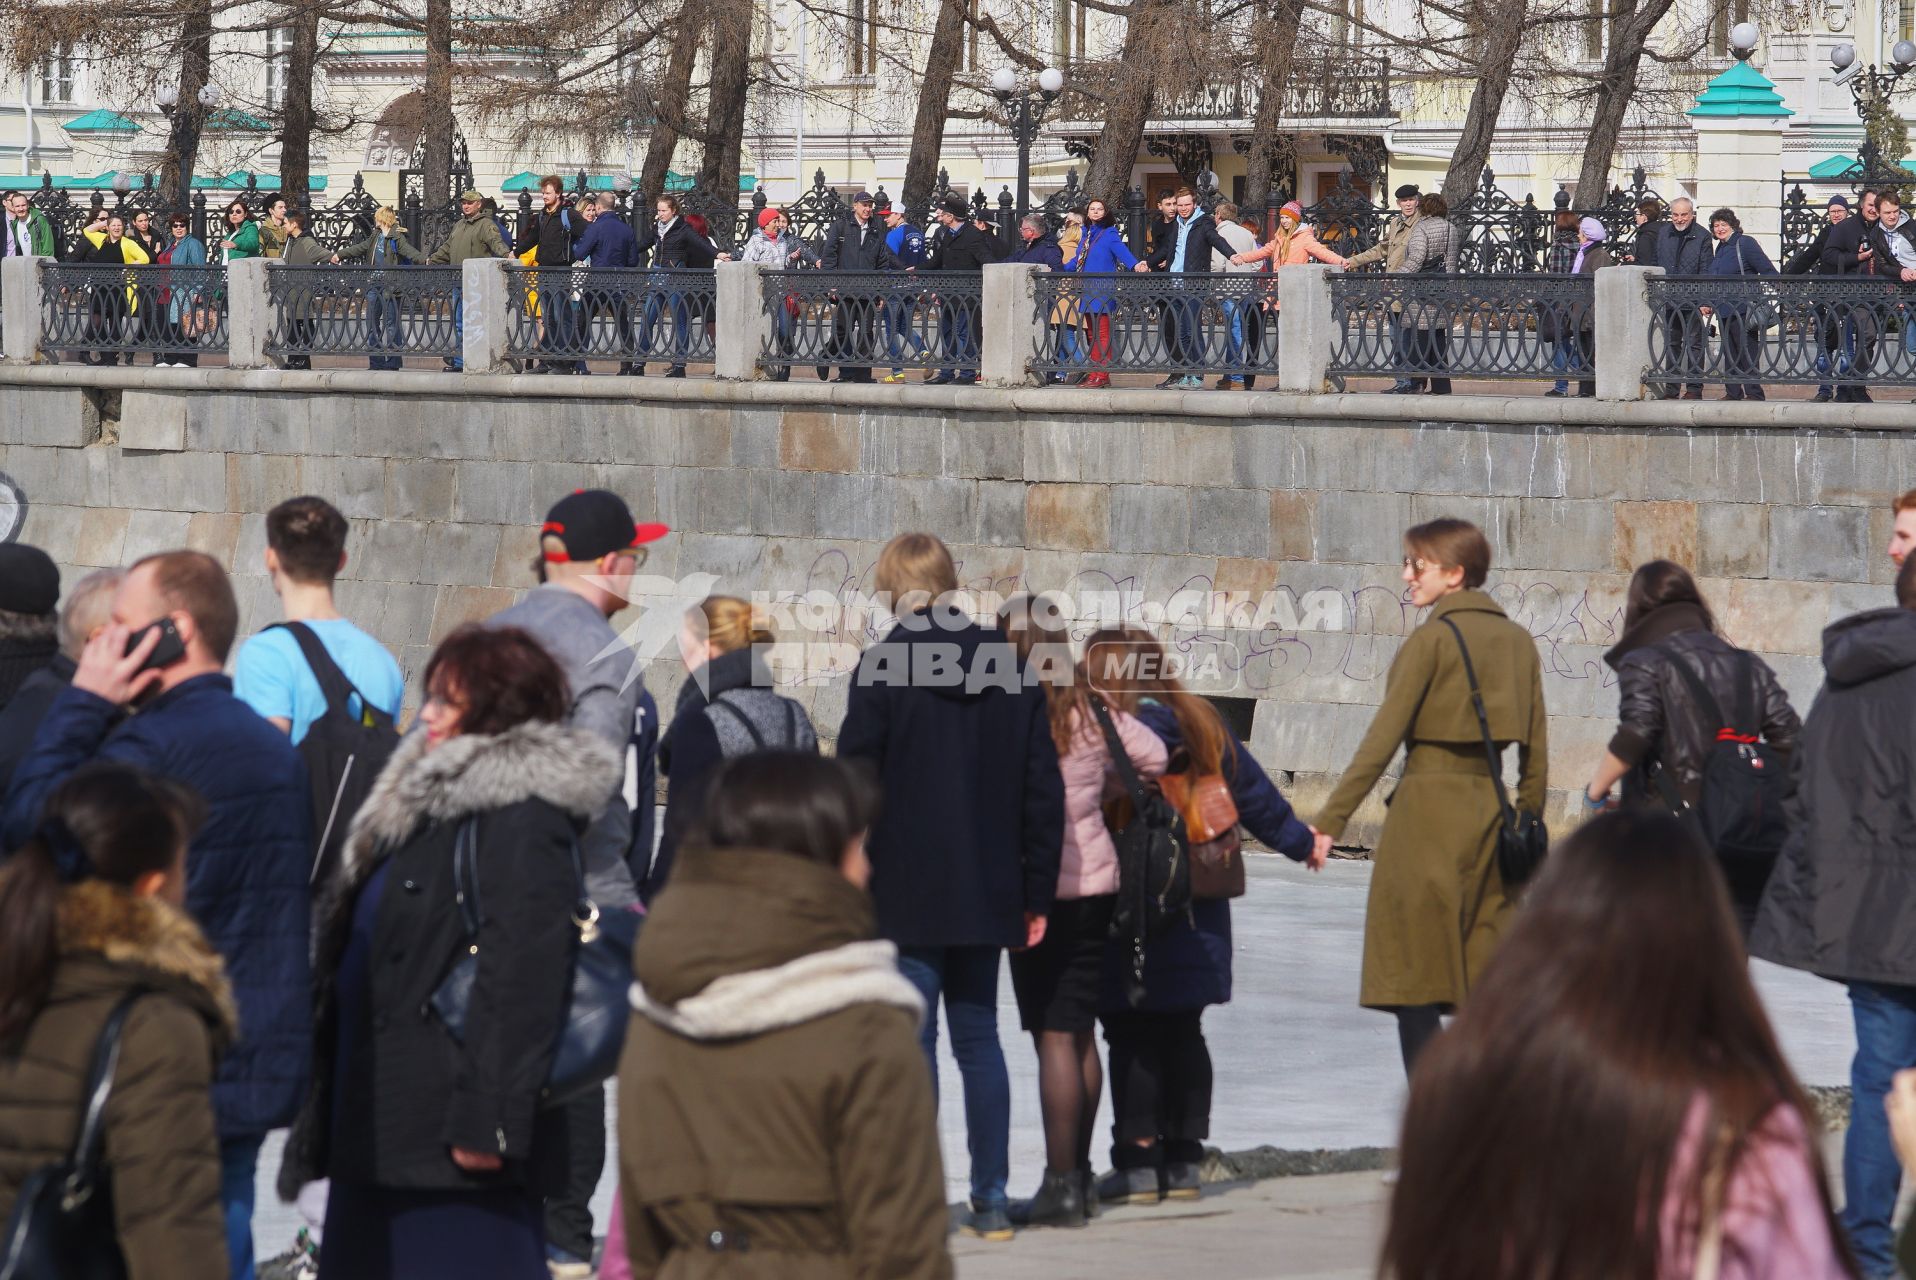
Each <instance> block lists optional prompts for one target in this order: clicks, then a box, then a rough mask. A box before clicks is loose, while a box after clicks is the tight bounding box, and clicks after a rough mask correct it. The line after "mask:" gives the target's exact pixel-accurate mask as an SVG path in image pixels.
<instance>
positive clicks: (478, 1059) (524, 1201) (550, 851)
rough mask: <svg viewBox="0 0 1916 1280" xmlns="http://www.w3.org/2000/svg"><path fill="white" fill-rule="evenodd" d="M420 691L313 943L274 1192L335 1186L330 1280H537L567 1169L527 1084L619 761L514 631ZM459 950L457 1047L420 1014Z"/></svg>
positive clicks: (538, 1066) (550, 1116) (533, 1084)
mask: <svg viewBox="0 0 1916 1280" xmlns="http://www.w3.org/2000/svg"><path fill="white" fill-rule="evenodd" d="M424 685H425V690H426V703H425V705H424V706H423V707H421V708H420V711H419V727H417V728H415V729H414V731H413V732H412V733H411V734H410V735H409V736H408V737H407V739H406V740H405V741H404V742H403V743H401V744H400V747H399V749H398V750H397V751H396V752H395V753H394V754H393V757H392V759H391V761H390V762H388V763H387V765H386V768H385V770H384V772H382V773H381V774H380V775H379V781H378V783H377V784H376V785H375V786H374V788H373V790H372V793H371V794H370V795H369V796H368V797H367V799H366V803H365V805H364V806H363V807H362V808H361V809H360V811H359V814H358V816H357V817H356V818H355V819H354V820H353V828H352V833H351V835H350V836H349V837H348V840H347V847H346V856H345V866H344V870H343V872H342V878H343V881H344V884H343V886H342V889H341V891H340V893H339V894H338V896H337V898H336V900H335V901H333V902H332V903H330V904H328V905H327V906H326V907H324V908H322V916H323V919H324V921H325V923H324V924H323V925H322V926H321V927H320V928H319V929H317V930H315V938H314V951H315V960H314V966H313V972H314V978H315V980H316V985H317V987H318V990H319V993H320V999H319V1003H318V1008H317V1012H316V1015H315V1018H314V1071H313V1080H312V1084H311V1086H310V1089H309V1092H308V1096H307V1100H306V1104H305V1106H304V1107H303V1108H302V1110H301V1113H300V1116H299V1119H298V1121H297V1122H296V1123H295V1125H294V1128H293V1133H292V1136H291V1137H290V1138H289V1139H288V1141H287V1146H286V1163H285V1165H284V1167H282V1168H281V1170H280V1178H279V1190H280V1194H281V1196H282V1197H284V1198H285V1199H287V1200H291V1199H293V1198H294V1197H296V1196H297V1195H298V1194H299V1190H300V1188H301V1187H302V1186H304V1185H305V1184H307V1183H309V1182H313V1181H316V1180H318V1179H320V1178H325V1177H330V1178H331V1179H332V1189H331V1192H330V1194H329V1196H328V1199H327V1206H326V1230H325V1247H324V1249H323V1250H322V1252H321V1254H320V1264H319V1274H320V1276H321V1278H322V1280H463V1278H464V1277H470V1276H477V1275H484V1276H489V1277H497V1278H498V1280H545V1277H546V1276H547V1274H548V1272H547V1268H546V1252H545V1242H544V1228H543V1221H542V1219H543V1211H542V1208H541V1203H540V1200H541V1196H542V1194H543V1193H544V1191H545V1190H547V1189H549V1188H551V1187H553V1186H554V1185H555V1182H556V1181H557V1180H558V1179H559V1178H562V1177H563V1175H564V1166H565V1160H566V1153H565V1151H564V1149H563V1144H562V1143H558V1142H555V1138H556V1137H557V1136H558V1135H559V1133H560V1131H561V1127H562V1126H561V1123H560V1122H562V1121H563V1119H564V1116H565V1111H564V1109H563V1108H553V1109H548V1108H546V1107H544V1106H543V1105H542V1101H541V1097H540V1089H541V1086H542V1085H543V1083H544V1081H545V1078H546V1075H547V1072H548V1071H549V1070H550V1068H551V1063H552V1056H553V1052H554V1048H555V1046H556V1044H557V1042H558V1036H559V1032H560V1029H561V1027H562V1025H563V1023H564V1019H565V1001H566V996H567V991H568V986H569V981H570V973H571V969H572V958H573V952H574V949H575V947H576V945H577V942H578V939H579V927H578V925H577V924H575V922H574V914H573V913H574V910H575V908H576V907H577V905H578V903H579V900H580V896H581V893H582V885H581V881H580V878H579V877H580V873H579V861H578V844H577V841H578V836H579V833H580V832H582V831H583V830H584V829H585V826H586V823H587V822H588V821H590V820H591V818H592V817H593V816H594V815H595V814H597V813H598V812H599V810H600V809H602V808H603V807H604V806H605V803H606V801H607V799H608V798H610V796H611V794H612V790H613V788H614V787H615V786H616V785H617V784H618V783H619V781H620V780H621V779H622V777H623V765H622V762H621V758H620V756H619V753H617V752H615V751H614V750H613V749H612V747H611V746H610V745H609V744H608V743H606V742H605V741H604V740H603V739H601V738H599V737H597V736H595V735H593V734H590V733H587V732H584V731H581V730H576V729H570V728H567V727H566V726H565V723H564V722H565V719H566V715H567V713H568V712H569V711H570V709H571V698H570V696H569V694H568V691H567V688H566V681H565V675H564V674H563V673H562V672H561V671H560V669H559V666H558V664H557V663H556V662H554V661H553V660H552V658H551V657H550V656H549V655H548V654H547V653H546V651H545V650H544V649H543V648H541V647H540V646H539V644H538V642H537V641H535V640H533V638H532V637H531V636H529V635H527V634H526V633H525V632H524V631H521V630H519V629H517V628H515V627H499V628H487V627H481V626H478V625H476V624H474V625H468V626H464V627H461V628H459V629H458V630H457V631H454V632H453V633H452V634H451V635H449V636H447V637H446V639H445V640H444V641H443V642H441V644H440V646H439V648H438V649H437V650H436V651H435V652H434V653H433V655H432V658H431V659H430V660H429V661H428V662H427V663H426V671H425V678H424ZM465 828H470V831H471V835H470V837H469V838H470V839H471V840H472V841H473V844H472V846H471V847H472V849H473V851H474V856H473V858H472V860H471V867H470V870H469V872H468V873H466V874H467V875H468V876H469V880H468V881H467V884H466V887H462V884H461V876H460V875H459V874H457V873H456V872H455V868H454V864H455V858H454V853H455V849H456V846H457V844H458V842H459V840H460V836H461V831H462V829H465ZM467 892H470V893H472V895H473V897H474V899H475V900H476V901H475V910H476V912H477V916H478V919H479V930H478V934H477V938H476V941H474V940H471V939H469V938H468V937H467V934H466V927H465V924H464V922H463V918H462V913H461V910H460V902H461V897H460V895H461V894H463V893H467ZM469 946H471V947H473V948H474V951H473V954H475V955H476V956H477V957H478V970H477V973H476V976H475V978H474V981H473V987H472V993H471V997H470V1000H469V1002H468V1010H469V1012H468V1016H467V1018H466V1022H465V1027H464V1039H463V1041H462V1040H460V1039H457V1038H455V1037H454V1036H453V1034H452V1032H451V1031H450V1030H449V1029H448V1028H447V1027H446V1025H445V1023H443V1022H442V1021H441V1020H440V1019H439V1018H438V1016H437V1015H436V1014H434V1013H432V1012H431V1007H432V1006H431V1001H432V998H433V995H434V993H435V992H436V991H437V990H438V989H439V986H440V984H441V983H442V981H443V980H444V979H445V977H446V974H447V973H448V972H449V971H450V970H451V968H452V966H453V964H454V962H455V960H456V959H457V958H458V956H460V955H462V954H464V953H465V952H466V950H467V948H468V947H469Z"/></svg>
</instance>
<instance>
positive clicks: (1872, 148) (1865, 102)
mask: <svg viewBox="0 0 1916 1280" xmlns="http://www.w3.org/2000/svg"><path fill="white" fill-rule="evenodd" d="M1889 57H1890V65H1889V66H1888V67H1886V68H1880V69H1879V68H1878V67H1876V66H1875V65H1873V64H1872V65H1870V66H1867V67H1866V66H1864V65H1863V64H1862V63H1861V62H1860V61H1858V60H1857V57H1856V46H1855V45H1853V44H1847V43H1846V44H1839V45H1837V46H1836V47H1835V48H1834V49H1832V50H1830V69H1831V70H1832V71H1834V72H1835V73H1836V77H1835V79H1836V83H1837V84H1841V85H1848V86H1849V94H1850V97H1851V98H1852V99H1853V100H1854V101H1855V103H1856V118H1857V119H1858V120H1861V121H1862V122H1863V145H1862V146H1861V147H1860V148H1858V150H1857V153H1856V155H1857V159H1858V161H1859V162H1860V163H1861V164H1862V166H1863V181H1864V182H1870V181H1873V180H1874V179H1875V178H1876V176H1877V175H1878V174H1879V173H1880V172H1882V171H1883V170H1884V169H1885V168H1886V167H1887V165H1893V164H1896V163H1898V162H1899V161H1900V160H1901V159H1902V157H1901V156H1894V157H1891V158H1890V159H1889V160H1888V161H1887V162H1885V160H1884V158H1883V156H1882V155H1881V153H1880V151H1879V149H1878V147H1877V146H1876V142H1875V140H1874V139H1872V138H1871V137H1870V136H1869V121H1870V116H1871V115H1872V114H1874V113H1875V112H1877V111H1878V110H1880V109H1882V107H1883V106H1884V105H1885V104H1886V103H1887V102H1888V101H1889V95H1890V93H1891V92H1892V91H1894V90H1895V88H1896V82H1897V81H1899V80H1901V79H1902V78H1903V77H1904V76H1906V75H1908V74H1909V73H1910V72H1911V71H1916V43H1912V42H1911V41H1908V40H1898V41H1897V42H1896V47H1895V48H1893V49H1891V50H1890V51H1889Z"/></svg>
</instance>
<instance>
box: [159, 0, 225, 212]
mask: <svg viewBox="0 0 1916 1280" xmlns="http://www.w3.org/2000/svg"><path fill="white" fill-rule="evenodd" d="M179 30H180V36H179V46H178V56H179V68H180V73H179V79H178V80H177V81H176V82H175V86H176V89H175V91H176V94H177V100H176V101H175V103H174V106H173V121H172V124H171V126H170V127H169V128H168V129H167V134H166V151H165V152H164V153H163V154H162V155H161V157H160V190H161V191H162V192H163V193H164V194H165V199H166V203H167V205H168V206H169V207H171V208H174V209H184V208H186V207H187V201H188V200H189V199H190V198H191V196H192V194H193V166H194V164H195V162H196V161H197V160H198V159H199V153H200V134H201V131H202V130H203V129H204V128H205V127H206V107H205V105H204V104H203V103H202V102H201V101H200V99H201V98H202V96H204V95H203V94H202V92H201V91H202V90H204V89H205V88H206V85H207V81H208V79H209V78H210V77H211V75H212V68H213V57H212V53H213V4H212V0H189V2H188V4H187V5H186V8H185V11H184V12H183V13H182V14H181V16H180V28H179Z"/></svg>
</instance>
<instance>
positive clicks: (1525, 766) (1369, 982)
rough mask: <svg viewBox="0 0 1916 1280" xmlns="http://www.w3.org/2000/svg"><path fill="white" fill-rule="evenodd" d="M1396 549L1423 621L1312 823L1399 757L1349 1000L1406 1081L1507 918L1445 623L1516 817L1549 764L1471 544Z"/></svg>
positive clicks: (1484, 770)
mask: <svg viewBox="0 0 1916 1280" xmlns="http://www.w3.org/2000/svg"><path fill="white" fill-rule="evenodd" d="M1404 545H1405V556H1404V581H1405V582H1406V583H1407V584H1408V585H1409V587H1410V592H1409V596H1410V601H1411V603H1412V604H1414V605H1416V606H1418V607H1419V608H1429V609H1430V616H1429V618H1428V620H1426V621H1425V622H1424V624H1423V625H1422V626H1420V627H1418V628H1417V629H1416V630H1415V631H1413V632H1411V634H1410V635H1409V636H1408V637H1406V638H1405V640H1404V645H1403V648H1402V649H1400V650H1399V651H1398V654H1397V658H1396V660H1395V661H1394V662H1392V663H1391V667H1390V675H1389V676H1388V677H1387V679H1386V682H1385V686H1384V702H1383V705H1382V706H1380V707H1379V708H1378V709H1377V715H1376V717H1375V718H1374V719H1373V720H1372V721H1371V725H1370V729H1369V730H1368V731H1367V732H1366V733H1365V734H1364V741H1363V743H1362V744H1361V745H1360V746H1359V747H1358V748H1357V754H1356V755H1355V756H1354V757H1353V758H1352V760H1351V763H1350V767H1349V768H1347V769H1346V770H1345V771H1344V776H1343V778H1342V779H1341V780H1340V781H1339V783H1338V786H1337V790H1336V791H1335V792H1334V793H1332V795H1331V798H1330V802H1329V804H1328V805H1327V806H1326V808H1325V810H1324V813H1323V815H1322V816H1321V817H1319V818H1318V820H1317V822H1316V824H1315V825H1316V826H1317V828H1318V830H1319V831H1321V832H1323V833H1324V836H1330V837H1334V836H1338V835H1341V834H1343V831H1344V827H1345V824H1346V823H1348V822H1349V821H1350V817H1351V814H1352V813H1353V812H1354V811H1355V810H1356V808H1357V806H1358V804H1359V803H1360V802H1362V800H1363V799H1364V797H1365V796H1366V795H1368V794H1369V793H1370V789H1371V787H1372V786H1373V785H1375V784H1376V782H1377V779H1378V778H1379V777H1380V776H1381V775H1382V774H1383V772H1384V769H1385V767H1386V766H1387V765H1389V764H1390V762H1391V760H1392V758H1393V757H1395V756H1396V754H1397V748H1398V747H1399V746H1400V745H1401V746H1403V747H1405V748H1406V749H1407V755H1406V758H1405V762H1404V770H1403V777H1402V779H1401V780H1400V781H1399V782H1398V784H1397V787H1396V790H1394V791H1393V792H1392V793H1391V794H1390V796H1389V798H1388V800H1387V801H1386V803H1387V804H1388V805H1389V812H1388V814H1387V815H1386V817H1385V819H1384V833H1383V836H1382V838H1381V839H1379V840H1378V842H1377V849H1376V851H1375V852H1374V853H1373V854H1372V855H1371V861H1372V863H1373V870H1372V873H1371V884H1370V905H1369V908H1368V910H1367V911H1366V914H1365V920H1364V977H1363V987H1362V994H1361V996H1360V999H1359V1003H1361V1004H1362V1005H1363V1006H1364V1007H1366V1008H1370V1009H1384V1010H1389V1011H1390V1012H1392V1013H1395V1014H1396V1015H1397V1019H1398V1034H1399V1037H1400V1038H1401V1040H1402V1044H1403V1052H1404V1069H1405V1071H1406V1072H1408V1071H1409V1070H1410V1067H1411V1065H1412V1063H1413V1061H1414V1060H1415V1058H1416V1055H1417V1052H1418V1050H1420V1049H1421V1048H1422V1047H1423V1046H1424V1044H1425V1043H1427V1042H1428V1041H1429V1039H1430V1037H1431V1036H1432V1035H1434V1034H1435V1033H1436V1031H1437V1030H1438V1028H1439V1027H1440V1026H1441V1015H1442V1014H1444V1013H1446V1012H1450V1011H1452V1010H1454V1009H1455V1008H1456V1007H1457V1006H1458V1005H1459V1004H1461V1003H1462V1002H1463V999H1464V997H1465V995H1466V994H1467V993H1468V992H1469V991H1470V988H1471V985H1472V984H1473V983H1474V982H1475V981H1476V979H1477V976H1478V975H1479V974H1480V973H1482V972H1483V968H1484V965H1485V963H1486V962H1487V961H1488V960H1489V959H1490V955H1491V952H1492V951H1493V950H1495V948H1496V945H1497V942H1498V940H1499V939H1501V938H1502V936H1503V934H1504V930H1505V928H1506V927H1507V925H1508V923H1509V916H1510V911H1511V900H1510V898H1509V897H1508V896H1507V895H1506V894H1505V891H1504V885H1503V880H1502V878H1501V877H1500V876H1499V875H1498V873H1497V858H1496V836H1497V825H1498V818H1499V814H1498V807H1497V792H1496V788H1495V787H1494V785H1493V784H1492V782H1491V779H1490V769H1489V766H1488V764H1487V762H1486V760H1485V757H1484V746H1483V733H1482V731H1481V730H1480V729H1479V728H1478V724H1477V715H1476V712H1475V711H1474V710H1473V709H1472V707H1471V701H1470V684H1469V681H1468V680H1467V678H1466V677H1465V675H1464V663H1463V656H1462V654H1461V653H1460V652H1459V650H1458V646H1457V637H1456V635H1454V634H1453V633H1452V631H1451V629H1450V626H1449V625H1448V623H1452V622H1454V623H1455V624H1456V626H1457V629H1458V630H1459V631H1461V632H1462V633H1463V637H1464V641H1465V643H1466V644H1468V645H1469V646H1470V657H1471V661H1472V663H1473V664H1474V665H1475V667H1476V670H1477V681H1478V684H1479V686H1480V687H1481V688H1482V690H1483V697H1484V706H1485V708H1486V710H1487V711H1488V713H1489V720H1490V733H1491V737H1492V738H1493V739H1495V741H1496V743H1497V745H1498V747H1499V748H1500V749H1501V748H1502V747H1504V746H1506V745H1508V744H1510V743H1513V742H1514V743H1516V744H1517V758H1518V764H1519V769H1520V773H1519V781H1518V784H1517V790H1516V795H1515V796H1514V797H1513V801H1514V803H1515V804H1516V805H1517V807H1518V808H1520V809H1523V810H1525V811H1527V812H1530V813H1541V812H1542V810H1543V800H1544V788H1545V785H1546V774H1545V768H1546V760H1547V755H1548V753H1547V751H1546V741H1545V721H1544V702H1543V669H1542V664H1541V663H1540V662H1539V661H1538V659H1537V646H1536V642H1535V641H1534V640H1533V639H1532V638H1531V636H1530V634H1529V632H1527V631H1525V630H1524V628H1522V627H1520V626H1518V625H1517V624H1516V623H1514V622H1512V621H1510V620H1509V619H1508V618H1506V617H1505V616H1504V613H1503V610H1502V609H1499V608H1498V607H1497V604H1496V602H1495V601H1494V600H1492V599H1491V598H1490V597H1489V596H1488V595H1486V594H1484V592H1483V591H1482V589H1481V588H1482V586H1483V582H1484V578H1485V576H1486V575H1487V574H1488V572H1489V569H1490V546H1489V544H1488V543H1487V542H1486V541H1485V540H1484V536H1483V533H1482V532H1481V531H1480V530H1478V528H1477V527H1476V526H1475V525H1472V524H1469V523H1466V522H1465V521H1462V520H1434V521H1432V522H1430V523H1429V524H1423V525H1419V526H1417V527H1416V528H1414V529H1412V530H1410V531H1409V532H1408V533H1406V534H1405V535H1404ZM1319 838H1320V839H1323V838H1324V837H1323V836H1320V837H1319Z"/></svg>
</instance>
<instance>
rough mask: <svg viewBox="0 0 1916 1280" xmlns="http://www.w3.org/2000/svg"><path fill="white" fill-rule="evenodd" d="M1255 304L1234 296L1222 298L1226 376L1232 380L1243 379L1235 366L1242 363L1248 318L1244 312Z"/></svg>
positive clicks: (1238, 380)
mask: <svg viewBox="0 0 1916 1280" xmlns="http://www.w3.org/2000/svg"><path fill="white" fill-rule="evenodd" d="M1256 305H1257V304H1256V303H1254V302H1242V301H1239V300H1238V299H1236V298H1226V299H1224V300H1223V307H1224V361H1225V364H1226V365H1228V366H1229V368H1228V369H1227V370H1226V376H1227V377H1229V378H1230V379H1231V381H1233V382H1242V381H1243V380H1244V374H1243V373H1242V372H1241V371H1240V370H1239V369H1238V367H1237V366H1239V365H1241V364H1243V363H1244V327H1245V322H1246V320H1247V319H1248V316H1247V315H1246V312H1248V311H1249V310H1250V309H1251V308H1252V307H1254V306H1256Z"/></svg>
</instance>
